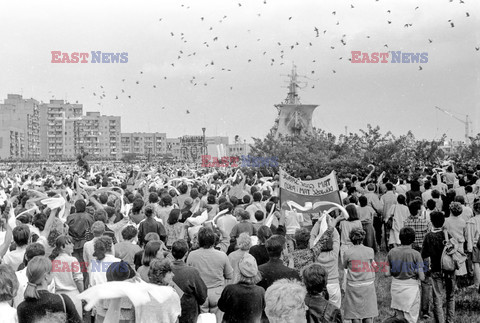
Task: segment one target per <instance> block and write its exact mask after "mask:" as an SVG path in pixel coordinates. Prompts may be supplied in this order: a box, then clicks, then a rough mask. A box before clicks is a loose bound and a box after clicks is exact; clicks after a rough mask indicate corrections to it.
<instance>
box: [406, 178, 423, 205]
mask: <svg viewBox="0 0 480 323" xmlns="http://www.w3.org/2000/svg"><path fill="white" fill-rule="evenodd" d="M410 187H411V188H410V190H409V191H407V193H406V194H405V197H406V198H407V204H410V202H413V201H414V200H416V199H417V197H418V198H420V200H421V199H422V191H421V190H420V182H419V181H418V180H413V181H412V182H411V183H410Z"/></svg>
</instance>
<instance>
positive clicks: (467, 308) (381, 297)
mask: <svg viewBox="0 0 480 323" xmlns="http://www.w3.org/2000/svg"><path fill="white" fill-rule="evenodd" d="M386 258H387V255H386V253H385V252H384V251H380V252H378V253H377V254H376V255H375V260H376V261H385V260H386ZM342 278H343V270H341V271H340V282H341V279H342ZM391 282H392V278H391V277H386V276H385V274H384V273H377V274H376V277H375V289H376V292H377V304H378V313H379V316H378V317H377V318H376V319H375V322H383V321H384V320H385V319H387V318H389V317H391V316H392V315H393V314H394V311H393V310H392V309H391V308H390V303H391V300H392V298H391V296H390V284H391ZM443 301H444V302H445V294H444V295H443ZM430 303H431V304H430V315H431V316H432V318H431V319H428V320H423V319H422V318H420V319H419V320H418V323H432V322H435V320H434V319H433V302H432V301H431V302H430ZM444 313H445V308H444ZM457 322H458V323H478V322H480V294H479V293H478V291H477V290H476V289H474V288H461V289H459V288H457V289H456V291H455V323H457Z"/></svg>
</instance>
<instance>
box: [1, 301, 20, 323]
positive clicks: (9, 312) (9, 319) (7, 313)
mask: <svg viewBox="0 0 480 323" xmlns="http://www.w3.org/2000/svg"><path fill="white" fill-rule="evenodd" d="M0 313H2V322H3V323H17V322H18V316H17V310H16V309H15V308H13V307H11V306H10V305H8V302H0Z"/></svg>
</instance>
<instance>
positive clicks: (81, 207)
mask: <svg viewBox="0 0 480 323" xmlns="http://www.w3.org/2000/svg"><path fill="white" fill-rule="evenodd" d="M86 208H87V205H86V204H85V201H84V200H76V201H75V212H76V213H81V212H85V210H86Z"/></svg>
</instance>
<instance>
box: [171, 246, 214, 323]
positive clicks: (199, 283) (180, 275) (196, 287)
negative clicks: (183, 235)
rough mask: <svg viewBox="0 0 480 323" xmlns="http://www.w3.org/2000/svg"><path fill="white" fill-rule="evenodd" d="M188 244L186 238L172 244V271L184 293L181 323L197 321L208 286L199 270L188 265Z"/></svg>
mask: <svg viewBox="0 0 480 323" xmlns="http://www.w3.org/2000/svg"><path fill="white" fill-rule="evenodd" d="M187 251H188V244H187V242H186V241H185V240H177V241H175V242H174V243H173V245H172V256H173V257H174V258H175V260H174V261H173V262H172V272H173V274H174V275H175V276H174V277H173V281H174V283H175V284H177V286H178V287H180V289H181V290H182V292H183V293H184V294H183V296H182V298H181V299H180V304H181V306H182V314H181V316H180V318H179V323H195V322H197V318H198V314H199V311H200V305H201V304H203V303H205V300H206V299H207V296H208V294H207V286H206V285H205V283H204V282H203V280H202V278H201V277H200V274H199V272H198V270H197V269H196V268H194V267H190V266H187V264H186V263H185V258H186V255H187Z"/></svg>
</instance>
